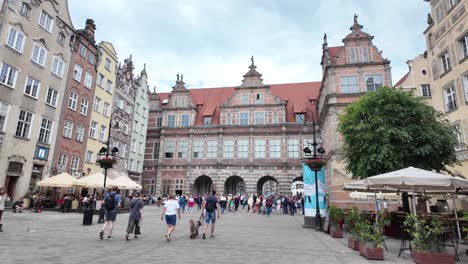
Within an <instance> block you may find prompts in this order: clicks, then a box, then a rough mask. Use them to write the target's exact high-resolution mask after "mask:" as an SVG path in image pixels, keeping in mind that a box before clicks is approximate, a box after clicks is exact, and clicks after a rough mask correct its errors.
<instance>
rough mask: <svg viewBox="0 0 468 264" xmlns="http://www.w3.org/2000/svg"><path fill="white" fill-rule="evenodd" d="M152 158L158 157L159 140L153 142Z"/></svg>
mask: <svg viewBox="0 0 468 264" xmlns="http://www.w3.org/2000/svg"><path fill="white" fill-rule="evenodd" d="M153 159H159V142H154V145H153Z"/></svg>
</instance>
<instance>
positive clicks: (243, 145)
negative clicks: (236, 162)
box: [237, 139, 249, 159]
mask: <svg viewBox="0 0 468 264" xmlns="http://www.w3.org/2000/svg"><path fill="white" fill-rule="evenodd" d="M237 158H239V159H248V158H249V140H248V139H240V140H238V141H237Z"/></svg>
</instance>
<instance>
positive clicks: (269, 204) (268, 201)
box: [265, 196, 273, 216]
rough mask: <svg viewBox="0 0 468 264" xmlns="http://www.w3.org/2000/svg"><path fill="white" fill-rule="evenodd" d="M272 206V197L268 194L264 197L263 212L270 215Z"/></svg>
mask: <svg viewBox="0 0 468 264" xmlns="http://www.w3.org/2000/svg"><path fill="white" fill-rule="evenodd" d="M272 206H273V198H272V197H271V196H268V197H267V198H266V199H265V209H266V212H265V214H266V215H267V216H270V214H271V207H272Z"/></svg>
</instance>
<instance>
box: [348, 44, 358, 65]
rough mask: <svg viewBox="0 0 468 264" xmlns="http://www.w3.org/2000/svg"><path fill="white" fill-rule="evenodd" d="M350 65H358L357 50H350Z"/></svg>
mask: <svg viewBox="0 0 468 264" xmlns="http://www.w3.org/2000/svg"><path fill="white" fill-rule="evenodd" d="M349 63H350V64H353V63H356V48H349Z"/></svg>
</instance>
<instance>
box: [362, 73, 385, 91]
mask: <svg viewBox="0 0 468 264" xmlns="http://www.w3.org/2000/svg"><path fill="white" fill-rule="evenodd" d="M382 84H383V81H382V74H371V75H366V86H367V91H377V88H380V87H382Z"/></svg>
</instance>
